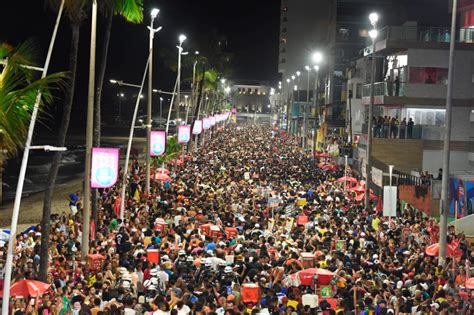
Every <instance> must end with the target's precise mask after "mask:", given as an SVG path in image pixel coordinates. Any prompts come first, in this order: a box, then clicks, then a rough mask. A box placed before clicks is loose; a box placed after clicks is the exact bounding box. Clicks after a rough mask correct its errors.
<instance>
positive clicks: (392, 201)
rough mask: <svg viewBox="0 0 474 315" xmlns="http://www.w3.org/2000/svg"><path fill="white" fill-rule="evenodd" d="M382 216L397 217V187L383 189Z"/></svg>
mask: <svg viewBox="0 0 474 315" xmlns="http://www.w3.org/2000/svg"><path fill="white" fill-rule="evenodd" d="M383 215H384V217H396V216H397V186H384V187H383Z"/></svg>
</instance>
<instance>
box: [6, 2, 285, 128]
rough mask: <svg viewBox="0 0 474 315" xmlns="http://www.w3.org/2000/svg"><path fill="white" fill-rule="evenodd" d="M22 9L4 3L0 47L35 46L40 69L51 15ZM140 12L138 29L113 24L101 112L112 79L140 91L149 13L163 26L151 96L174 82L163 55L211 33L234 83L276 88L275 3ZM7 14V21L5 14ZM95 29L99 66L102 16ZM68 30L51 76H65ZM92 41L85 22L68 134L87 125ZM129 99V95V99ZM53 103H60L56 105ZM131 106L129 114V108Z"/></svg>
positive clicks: (35, 7) (64, 26)
mask: <svg viewBox="0 0 474 315" xmlns="http://www.w3.org/2000/svg"><path fill="white" fill-rule="evenodd" d="M26 2H27V3H25V1H10V2H8V3H7V10H5V11H3V12H4V14H3V17H2V19H0V29H1V30H2V31H1V32H0V41H2V42H8V43H11V44H13V45H16V44H18V43H20V42H22V41H24V40H26V39H34V40H35V42H36V43H37V45H38V62H39V63H40V64H42V63H43V62H44V55H45V54H46V51H47V47H48V44H49V40H50V36H51V35H50V34H51V31H52V29H53V26H54V20H55V17H56V16H55V13H56V12H53V11H52V10H51V9H50V8H48V7H47V6H45V4H44V3H45V1H37V0H35V1H33V0H29V1H26ZM230 3H232V6H230ZM4 5H5V4H4ZM25 6H28V10H25V9H24V8H25ZM144 7H145V8H144V22H143V24H139V25H136V24H130V23H126V22H124V20H123V19H122V18H120V17H115V18H114V23H113V26H112V36H111V42H110V47H109V60H108V65H107V72H106V82H105V84H104V93H105V95H104V99H103V103H104V106H105V107H106V109H107V108H109V107H110V106H114V102H116V93H117V87H116V86H113V85H111V84H110V83H109V82H108V80H109V79H110V78H114V79H120V80H123V81H125V82H130V83H137V84H139V82H140V80H141V77H142V75H143V70H144V66H145V62H146V56H147V49H148V36H149V34H148V29H147V28H146V26H147V25H148V24H149V22H150V17H149V12H150V11H151V8H154V7H156V8H159V9H160V10H161V11H160V13H159V15H158V18H157V20H155V25H160V26H163V29H162V30H161V31H160V32H159V33H157V35H156V36H155V42H154V44H155V50H157V51H155V54H154V67H153V70H154V78H153V79H154V80H153V81H154V83H153V86H154V88H158V89H163V90H171V89H172V86H173V83H174V80H175V75H176V74H175V73H174V72H172V71H171V69H170V68H169V66H168V65H165V64H164V62H163V60H160V56H161V55H162V54H163V53H165V52H168V53H170V52H172V53H176V48H175V46H176V44H177V41H178V40H177V38H178V35H179V34H180V33H184V34H186V35H187V36H188V41H187V42H185V44H184V47H185V49H186V44H188V45H192V46H193V48H195V49H198V50H199V43H198V42H196V39H197V38H198V37H199V35H200V34H205V33H209V32H212V31H214V30H215V31H217V33H218V34H219V35H222V36H225V37H226V38H227V44H228V46H227V48H226V51H228V52H229V53H231V54H232V56H233V60H232V65H233V70H234V73H233V77H234V78H237V79H256V80H264V81H270V82H273V83H275V82H276V81H277V80H278V73H277V66H278V64H277V62H278V36H279V9H280V1H278V0H259V1H254V0H241V1H238V2H229V1H218V0H204V1H196V0H173V1H158V0H154V1H147V0H145V5H144ZM6 12H8V14H5V13H6ZM88 13H89V12H88ZM98 21H99V24H98V29H97V34H98V39H97V57H96V58H97V59H99V58H100V54H101V40H102V30H104V18H102V17H101V16H99V20H98ZM68 22H69V21H68V19H67V18H63V20H62V23H61V26H60V31H59V34H58V38H57V41H56V46H55V49H54V53H53V57H52V63H51V66H50V72H54V71H64V70H67V61H68V53H69V44H70V27H69V24H68ZM89 36H90V20H89V19H87V20H86V21H85V22H84V24H83V27H82V29H81V38H80V43H79V46H80V48H79V65H78V77H77V79H78V81H77V88H76V96H75V104H74V108H73V119H72V121H71V123H72V127H75V126H78V125H79V126H80V125H83V124H82V123H78V120H82V117H84V112H85V110H84V106H85V104H86V101H87V80H88V66H89ZM193 39H194V40H193ZM188 48H190V47H188ZM97 67H98V66H97ZM183 76H190V74H184V73H183ZM125 92H126V91H125ZM129 94H130V95H131V94H132V92H130V93H129ZM57 103H60V100H59V101H58V102H57ZM111 103H112V104H111ZM59 105H60V104H59ZM129 105H130V106H133V104H132V101H131V100H130V104H129ZM58 107H60V106H58ZM57 112H58V114H59V112H60V108H57ZM104 114H106V112H105V113H104ZM74 117H77V119H74Z"/></svg>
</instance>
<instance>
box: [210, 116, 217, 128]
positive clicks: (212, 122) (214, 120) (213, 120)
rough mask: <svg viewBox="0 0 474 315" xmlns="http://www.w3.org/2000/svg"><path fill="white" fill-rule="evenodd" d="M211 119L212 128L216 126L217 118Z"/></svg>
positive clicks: (212, 117)
mask: <svg viewBox="0 0 474 315" xmlns="http://www.w3.org/2000/svg"><path fill="white" fill-rule="evenodd" d="M209 118H210V119H211V126H214V125H215V124H216V116H211V117H209Z"/></svg>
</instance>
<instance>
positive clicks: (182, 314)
mask: <svg viewBox="0 0 474 315" xmlns="http://www.w3.org/2000/svg"><path fill="white" fill-rule="evenodd" d="M174 309H175V310H177V311H178V315H189V314H191V308H190V307H189V306H187V305H186V304H184V302H183V301H178V303H176V306H175V307H174Z"/></svg>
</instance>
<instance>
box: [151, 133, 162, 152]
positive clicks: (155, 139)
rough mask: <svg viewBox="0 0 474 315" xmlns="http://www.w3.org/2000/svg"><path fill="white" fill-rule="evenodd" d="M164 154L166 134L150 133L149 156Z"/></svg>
mask: <svg viewBox="0 0 474 315" xmlns="http://www.w3.org/2000/svg"><path fill="white" fill-rule="evenodd" d="M165 152H166V132H164V131H151V132H150V156H160V155H163V154H164V153H165Z"/></svg>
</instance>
